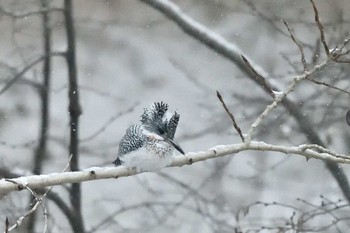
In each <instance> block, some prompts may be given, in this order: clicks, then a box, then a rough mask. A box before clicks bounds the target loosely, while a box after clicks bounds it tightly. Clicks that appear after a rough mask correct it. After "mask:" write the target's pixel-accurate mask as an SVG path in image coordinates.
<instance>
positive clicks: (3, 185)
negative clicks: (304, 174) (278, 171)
mask: <svg viewBox="0 0 350 233" xmlns="http://www.w3.org/2000/svg"><path fill="white" fill-rule="evenodd" d="M243 151H270V152H280V153H284V154H295V155H300V156H303V157H305V158H306V159H311V158H314V159H319V160H324V161H329V162H335V163H344V164H350V156H349V155H345V154H338V153H335V152H332V151H330V150H328V149H326V148H323V147H321V146H319V145H314V144H305V145H300V146H294V147H286V146H280V145H272V144H267V143H264V142H255V141H251V142H250V143H248V144H247V143H239V144H231V145H221V146H216V147H213V148H211V149H209V150H207V151H202V152H196V153H194V152H190V153H187V154H186V155H185V156H177V157H175V158H174V159H173V162H172V163H171V165H170V167H181V166H183V165H191V164H193V163H197V162H200V161H204V160H207V159H214V158H217V157H222V156H225V155H229V154H236V153H239V152H243ZM135 174H137V172H136V169H132V168H127V167H123V166H119V167H106V168H101V167H92V168H87V169H85V170H83V171H73V172H64V173H52V174H48V175H33V176H25V177H19V178H14V179H11V180H13V181H14V182H16V183H18V185H17V184H14V183H11V182H8V181H6V180H5V179H1V180H0V195H6V194H7V193H9V192H12V191H20V190H23V189H25V188H26V187H30V188H31V189H36V188H43V187H48V186H54V185H62V184H67V183H80V182H85V181H91V180H100V179H117V178H120V177H124V176H132V175H135Z"/></svg>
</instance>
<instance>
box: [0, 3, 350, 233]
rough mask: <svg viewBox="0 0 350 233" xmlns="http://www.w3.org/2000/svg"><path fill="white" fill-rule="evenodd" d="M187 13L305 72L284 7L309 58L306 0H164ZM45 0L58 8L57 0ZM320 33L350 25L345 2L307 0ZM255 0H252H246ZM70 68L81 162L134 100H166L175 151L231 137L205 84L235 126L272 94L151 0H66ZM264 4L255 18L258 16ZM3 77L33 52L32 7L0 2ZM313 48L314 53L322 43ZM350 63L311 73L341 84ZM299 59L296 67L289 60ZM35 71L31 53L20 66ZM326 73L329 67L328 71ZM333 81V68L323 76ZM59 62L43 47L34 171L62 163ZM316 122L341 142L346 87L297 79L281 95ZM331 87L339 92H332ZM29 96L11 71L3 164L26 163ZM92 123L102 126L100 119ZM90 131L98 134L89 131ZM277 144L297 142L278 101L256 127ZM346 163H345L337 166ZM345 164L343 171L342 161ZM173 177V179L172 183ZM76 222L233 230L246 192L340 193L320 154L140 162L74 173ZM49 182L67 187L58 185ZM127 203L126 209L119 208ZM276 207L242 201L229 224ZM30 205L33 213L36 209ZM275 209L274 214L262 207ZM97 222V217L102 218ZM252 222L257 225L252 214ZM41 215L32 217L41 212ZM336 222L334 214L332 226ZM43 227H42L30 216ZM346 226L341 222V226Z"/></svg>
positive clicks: (122, 121)
mask: <svg viewBox="0 0 350 233" xmlns="http://www.w3.org/2000/svg"><path fill="white" fill-rule="evenodd" d="M173 2H174V3H176V4H178V5H179V6H180V7H181V9H182V10H183V11H184V12H185V13H186V14H188V15H189V16H190V17H192V18H193V19H194V20H196V21H198V22H200V23H201V24H203V25H206V26H207V27H208V28H210V29H211V30H212V31H213V32H215V33H218V34H220V35H222V36H223V37H224V38H226V39H227V40H228V41H230V42H232V43H234V44H236V45H237V46H238V47H239V48H240V50H241V51H243V52H244V54H245V55H247V56H248V57H249V58H250V59H251V60H252V61H254V63H256V64H259V66H261V67H262V68H263V69H264V70H265V71H266V72H268V77H267V79H268V80H269V82H271V83H273V84H274V85H277V86H278V87H280V88H281V89H282V90H283V89H284V88H285V87H286V86H287V84H288V83H289V82H290V81H291V80H292V78H293V77H294V76H295V75H297V74H301V73H302V65H301V63H300V55H299V53H298V49H297V47H296V45H295V44H294V43H293V42H292V40H291V39H290V37H289V34H288V31H287V30H286V28H285V26H284V25H283V23H282V22H281V21H280V20H281V19H284V20H285V21H287V22H288V23H289V24H290V26H291V27H292V28H293V30H294V33H295V35H296V37H297V38H298V39H299V40H300V41H302V43H304V45H306V46H305V53H306V56H307V59H308V61H311V60H312V59H314V55H315V54H314V51H315V47H316V45H317V40H318V38H319V32H318V30H317V26H316V25H315V23H314V14H313V10H312V6H311V4H310V2H309V1H297V0H293V1H290V0H283V1H275V0H264V1H251V2H253V4H249V3H248V1H243V0H242V1H239V0H237V1H236V0H235V1H231V0H218V1H210V0H202V1H196V0H191V1H184V0H177V1H173ZM51 5H52V6H57V7H61V6H62V3H61V2H60V1H54V2H52V3H51ZM317 5H318V7H319V11H320V15H321V19H322V22H324V26H325V27H326V36H327V39H328V40H329V41H330V45H332V46H335V44H336V43H339V42H341V41H342V40H343V39H345V38H346V37H347V36H349V22H350V14H349V12H350V2H349V1H346V0H343V1H341V0H337V1H325V0H324V1H317ZM1 7H2V8H4V9H6V10H7V11H11V12H17V13H24V12H28V11H30V10H35V9H38V7H39V4H38V3H37V2H36V1H26V2H22V1H1ZM254 7H255V9H254ZM74 12H75V15H74V19H75V24H76V33H77V63H78V79H79V87H80V91H81V92H80V93H81V105H82V110H83V114H82V115H81V118H80V119H81V125H80V139H81V140H82V141H81V144H80V151H81V157H80V168H81V169H84V168H88V167H91V166H112V164H111V163H112V161H113V160H114V159H115V157H116V153H117V150H118V142H119V140H120V139H121V137H122V136H123V134H124V132H125V129H126V128H127V127H128V126H129V125H130V124H132V123H134V122H137V121H138V120H139V119H140V115H141V114H142V112H143V108H144V107H147V106H148V105H149V104H150V103H152V102H154V101H164V102H166V103H168V104H169V106H170V108H171V109H173V110H177V111H178V112H179V113H180V116H181V117H180V123H179V127H178V130H177V134H176V136H175V139H176V140H177V142H178V143H179V144H180V145H181V146H182V148H183V149H184V150H185V152H196V151H201V150H207V149H208V148H211V147H213V146H216V145H221V144H231V143H237V142H240V138H239V136H238V135H237V133H236V131H235V130H234V129H233V127H232V124H231V121H230V119H229V118H228V116H227V114H226V113H225V111H224V109H223V108H222V106H221V103H220V102H219V101H218V99H217V97H216V90H218V91H220V93H221V94H222V95H223V97H224V99H225V101H226V103H227V104H228V107H229V108H230V110H231V111H232V113H234V115H235V117H236V120H237V122H238V124H239V125H240V127H241V128H242V130H243V132H247V130H248V129H249V126H250V125H251V124H252V122H253V121H254V119H255V118H256V117H257V116H258V115H259V114H260V113H261V112H262V111H263V109H264V108H265V107H266V105H267V104H269V103H270V102H271V98H270V97H269V96H267V95H266V94H265V93H264V92H263V91H262V89H261V88H260V87H258V86H257V85H256V84H255V83H253V82H251V81H250V80H249V79H247V77H246V76H245V75H244V74H242V73H241V72H240V71H239V69H238V68H237V67H236V66H235V65H234V64H233V63H232V62H230V61H228V60H227V59H225V58H223V57H221V56H220V55H218V54H216V53H214V52H213V51H211V50H210V49H209V48H207V47H206V46H204V45H203V44H201V43H199V42H198V41H197V40H194V39H193V38H191V37H189V36H188V35H186V34H185V33H184V32H183V31H182V30H181V29H179V27H178V26H176V25H175V24H174V23H173V22H171V21H170V20H169V19H167V18H165V17H164V16H163V15H162V14H160V13H159V12H157V11H156V10H155V9H152V8H150V7H149V6H148V5H145V4H143V3H142V2H140V1H134V0H119V1H118V0H116V1H92V0H91V1H86V0H79V1H74ZM264 17H265V18H264ZM62 20H63V17H62V15H61V13H59V12H54V13H52V14H51V26H52V28H53V45H54V48H53V51H63V50H64V49H65V48H66V44H65V34H64V25H63V21H62ZM0 31H1V36H0V41H1V43H0V44H1V46H0V71H1V73H0V78H1V80H2V81H3V85H5V84H4V83H5V81H6V80H8V79H9V78H11V75H13V73H16V70H14V69H10V68H9V65H10V66H11V67H14V68H15V69H17V71H19V70H21V69H22V68H23V67H24V66H25V65H26V64H28V63H29V61H31V60H33V59H34V58H37V57H38V56H40V55H41V54H42V46H41V40H42V38H41V22H40V18H39V17H36V16H29V17H26V18H24V19H23V18H22V19H17V20H13V19H12V18H11V17H7V16H5V15H3V14H1V13H0ZM320 51H321V52H320V54H318V53H317V54H316V55H317V57H321V58H320V60H319V61H323V60H324V58H325V57H324V53H323V51H322V48H321V50H320ZM347 66H348V65H346V64H345V65H330V66H329V67H327V69H326V70H323V71H322V74H320V77H321V78H324V80H327V79H326V78H334V79H336V81H334V82H333V83H335V84H336V85H337V86H339V87H341V88H344V89H346V88H349V83H348V80H344V77H345V76H346V75H347V76H348V74H349V67H347ZM296 68H297V69H296ZM24 78H25V79H28V80H35V81H38V80H39V81H40V80H41V78H42V76H41V68H40V65H38V66H35V68H34V69H31V70H30V71H29V72H27V73H26V74H25V76H24ZM328 80H330V79H328ZM329 82H330V81H329ZM67 84H68V83H67V69H66V66H65V63H64V61H63V59H62V58H59V57H55V58H53V69H52V90H51V105H50V117H51V119H50V120H51V125H50V130H49V135H50V137H49V138H50V139H49V145H48V148H49V156H48V158H46V161H45V165H44V168H43V169H44V171H43V173H50V172H59V171H61V170H62V169H63V168H64V167H65V166H66V164H67V162H68V157H69V155H68V138H69V124H68V123H69V118H68V117H69V114H68V105H67V104H68V94H67ZM290 97H291V99H292V100H294V101H295V102H297V103H300V109H301V111H302V112H303V113H304V114H305V116H306V117H308V118H309V119H311V122H312V123H313V124H315V126H314V127H315V128H316V131H317V132H318V133H319V135H320V137H321V138H322V139H323V140H324V141H325V142H326V143H327V146H328V147H329V148H330V149H335V150H336V151H339V152H343V153H347V151H348V147H347V144H345V141H346V140H344V138H346V137H347V136H346V135H347V134H348V130H349V128H348V126H347V125H346V122H345V113H346V111H347V109H348V105H349V102H348V99H347V95H344V94H339V93H338V92H336V91H330V90H329V89H327V88H325V87H323V86H318V85H316V84H313V83H307V82H306V83H305V84H304V85H303V86H302V87H300V88H298V89H297V90H296V92H295V93H294V94H293V95H292V96H290ZM335 100H336V101H335ZM39 104H40V102H39V96H38V94H37V92H36V90H35V89H34V88H33V87H32V86H30V85H26V84H24V83H23V82H18V83H16V85H14V86H12V87H11V88H10V89H9V90H8V91H6V92H5V93H4V94H2V95H0V129H1V131H0V142H1V146H0V159H1V161H0V162H1V166H3V167H7V168H10V169H11V170H13V171H15V172H18V173H21V174H28V171H30V170H31V166H32V160H33V155H34V148H35V146H36V143H37V139H38V134H39V113H40V105H39ZM101 129H103V130H101ZM96 132H98V133H96ZM254 139H255V140H258V141H266V142H269V143H271V142H272V143H274V144H281V145H299V144H301V143H307V141H306V139H305V136H304V135H303V134H301V133H300V132H299V129H298V126H297V125H296V124H295V122H294V120H293V119H291V117H290V116H289V115H288V113H287V112H286V111H285V110H284V108H282V107H279V108H277V109H276V110H274V112H273V113H272V115H270V116H269V118H268V119H267V121H266V122H265V123H264V124H263V125H262V127H261V128H260V129H259V131H258V134H257V135H256V137H255V138H254ZM344 170H345V171H346V172H347V170H349V169H348V167H346V166H344ZM347 174H348V175H350V174H349V173H348V172H347ZM173 179H176V180H178V181H180V182H182V185H179V183H177V182H176V181H174V180H173ZM82 189H83V190H82V193H83V213H84V220H85V225H86V229H87V230H94V229H95V227H98V228H97V229H96V230H95V232H106V233H108V232H129V231H130V232H230V231H229V229H230V226H231V227H232V226H236V224H237V220H236V219H235V217H236V214H237V213H238V212H239V211H240V210H242V209H244V208H245V207H246V206H247V205H249V204H251V203H254V202H256V201H264V202H273V201H276V202H279V203H286V204H290V205H295V206H298V207H300V206H304V207H301V208H302V209H303V208H307V207H309V206H307V205H303V203H301V202H300V201H297V198H302V199H303V200H307V201H308V202H310V203H315V204H320V202H321V201H322V199H321V198H320V195H324V196H325V197H327V198H328V199H330V200H334V201H335V200H338V199H343V195H342V192H341V190H340V188H339V186H338V185H337V183H336V182H335V180H334V179H333V177H332V176H331V175H330V173H329V171H328V170H327V169H326V168H325V166H324V163H323V162H322V161H315V160H310V161H308V162H306V160H305V158H303V157H299V156H295V155H284V154H279V153H270V152H243V153H239V154H236V155H229V156H226V157H223V158H217V159H213V160H208V161H205V162H200V163H197V164H193V165H191V166H184V167H179V168H166V169H163V170H162V171H161V172H160V173H144V174H140V175H137V176H133V177H126V178H121V179H118V180H103V181H93V182H86V183H83V185H82ZM54 191H56V192H58V193H60V194H61V195H62V196H63V197H64V198H66V199H68V195H67V193H66V191H65V189H64V188H63V187H55V188H54ZM26 198H28V195H27V193H25V192H21V193H11V194H10V195H9V196H6V197H4V198H2V199H1V200H0V202H1V203H0V204H1V206H0V207H1V208H2V209H3V210H6V211H0V212H1V213H0V216H1V217H2V219H4V217H3V216H9V217H11V218H12V219H16V217H18V216H20V214H19V213H21V211H23V209H24V208H26V204H27V201H26ZM48 207H49V212H50V213H51V215H50V218H51V222H50V229H51V231H52V232H70V231H71V230H70V227H69V225H68V224H67V221H66V218H65V217H64V216H63V215H62V213H61V212H60V211H59V210H58V209H57V207H56V206H54V205H50V204H49V206H48ZM121 207H124V209H122V210H121V209H120V208H121ZM291 215H292V211H291V210H290V209H288V208H282V207H271V208H268V207H261V206H259V207H256V208H252V209H251V210H250V212H249V215H248V216H247V218H243V220H241V221H242V222H241V223H240V224H241V226H242V227H243V228H244V227H245V226H246V227H247V228H246V229H250V228H254V227H255V226H261V225H263V224H265V225H273V224H271V222H272V223H276V222H278V221H282V218H286V219H287V218H289V217H290V216H291ZM39 216H41V215H39ZM271 219H274V220H271ZM101 223H103V224H101ZM261 223H263V224H261ZM39 227H40V224H39ZM342 227H344V226H342ZM40 229H41V228H40ZM343 229H346V228H343Z"/></svg>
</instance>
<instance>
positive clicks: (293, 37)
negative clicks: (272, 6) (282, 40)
mask: <svg viewBox="0 0 350 233" xmlns="http://www.w3.org/2000/svg"><path fill="white" fill-rule="evenodd" d="M282 22H283V23H284V25H285V26H286V28H287V30H288V32H289V35H290V37H291V38H292V40H293V42H294V43H295V44H296V45H297V46H298V49H299V51H300V55H301V62H302V63H303V66H304V71H307V63H306V59H305V55H304V49H303V46H301V44H300V43H299V42H298V41H297V39H296V38H295V36H294V35H293V32H292V30H291V29H290V27H289V25H288V23H287V22H286V21H284V20H282Z"/></svg>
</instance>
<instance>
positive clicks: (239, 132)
mask: <svg viewBox="0 0 350 233" xmlns="http://www.w3.org/2000/svg"><path fill="white" fill-rule="evenodd" d="M216 95H217V97H218V98H219V100H220V102H221V103H222V106H223V107H224V109H225V111H226V113H227V114H228V115H229V117H230V118H231V120H232V124H233V127H234V128H235V130H236V131H237V133H238V134H239V136H240V137H241V140H242V142H244V141H245V139H244V136H243V134H242V130H241V128H239V126H238V125H237V123H236V120H235V117H234V116H233V114H232V113H231V112H230V110H229V109H228V108H227V106H226V104H225V102H224V99H223V98H222V96H221V94H220V93H219V92H218V91H216Z"/></svg>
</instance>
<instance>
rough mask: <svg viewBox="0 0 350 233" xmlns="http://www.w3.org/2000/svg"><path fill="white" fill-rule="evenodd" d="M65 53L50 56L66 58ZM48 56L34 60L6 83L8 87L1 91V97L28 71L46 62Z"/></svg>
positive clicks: (54, 53)
mask: <svg viewBox="0 0 350 233" xmlns="http://www.w3.org/2000/svg"><path fill="white" fill-rule="evenodd" d="M65 54H66V53H64V52H53V53H51V54H49V55H48V56H65ZM46 58H47V56H41V57H39V58H37V59H36V60H34V61H33V62H32V63H30V64H29V65H27V66H26V67H24V68H23V69H22V70H21V71H20V72H19V73H17V74H16V75H15V76H14V77H13V78H12V79H11V80H10V81H8V82H7V83H6V85H5V86H4V87H3V88H2V89H1V90H0V95H1V94H3V93H4V92H5V91H6V90H7V89H9V88H10V87H11V86H12V85H13V84H14V83H15V82H16V81H17V80H18V79H20V78H21V77H22V76H23V75H24V74H25V73H26V72H27V71H29V70H30V69H31V68H33V67H34V66H36V65H37V64H38V63H40V62H41V61H43V60H45V59H46Z"/></svg>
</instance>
